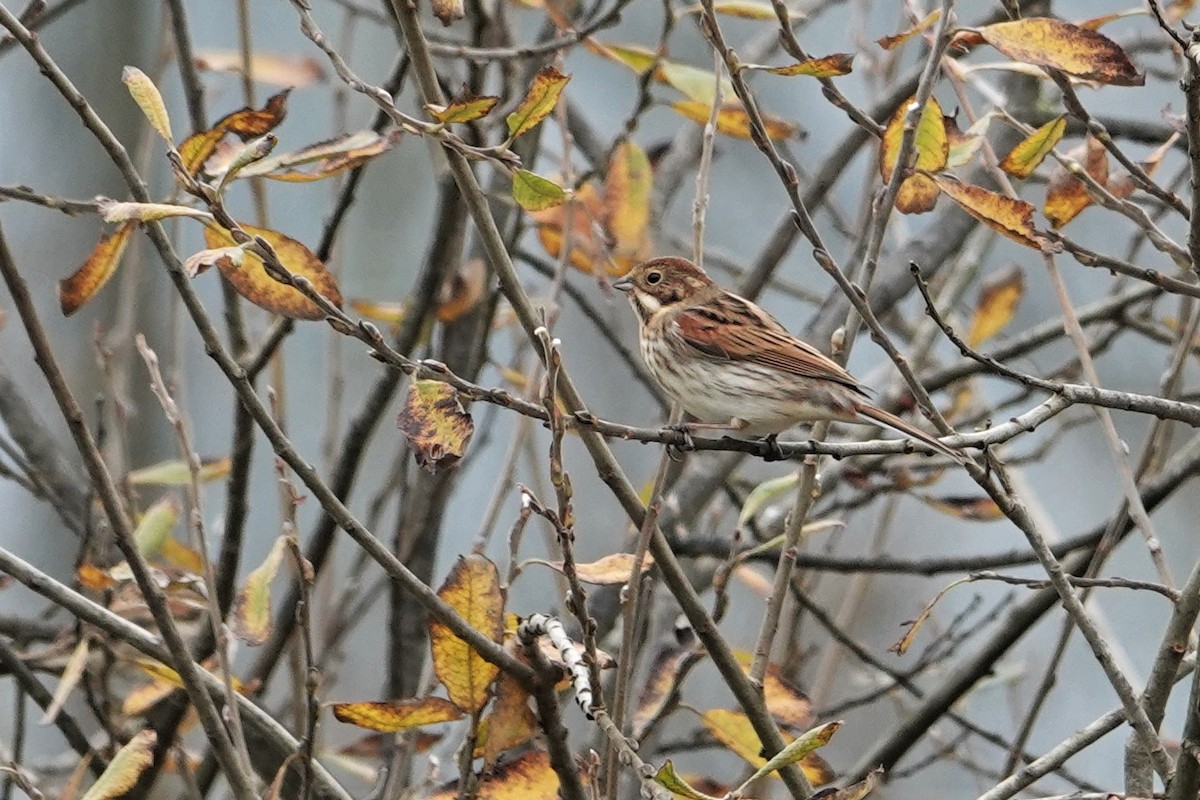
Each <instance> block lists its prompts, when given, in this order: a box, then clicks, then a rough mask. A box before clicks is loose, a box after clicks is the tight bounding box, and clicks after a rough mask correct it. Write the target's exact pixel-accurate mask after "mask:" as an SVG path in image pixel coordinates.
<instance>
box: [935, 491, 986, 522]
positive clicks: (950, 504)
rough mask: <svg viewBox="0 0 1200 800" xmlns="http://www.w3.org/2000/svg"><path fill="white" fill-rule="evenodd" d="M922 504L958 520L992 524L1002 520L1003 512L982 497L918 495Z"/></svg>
mask: <svg viewBox="0 0 1200 800" xmlns="http://www.w3.org/2000/svg"><path fill="white" fill-rule="evenodd" d="M919 496H920V498H921V500H922V502H924V503H925V505H927V506H930V507H931V508H936V509H937V510H938V511H941V512H942V513H943V514H949V515H950V516H952V517H956V518H958V519H967V520H972V521H974V522H994V521H995V520H998V519H1003V518H1004V512H1003V511H1002V510H1001V509H1000V506H998V505H996V501H995V500H993V499H992V498H990V497H987V496H984V495H970V496H966V497H960V496H953V495H947V496H945V497H933V496H932V495H919Z"/></svg>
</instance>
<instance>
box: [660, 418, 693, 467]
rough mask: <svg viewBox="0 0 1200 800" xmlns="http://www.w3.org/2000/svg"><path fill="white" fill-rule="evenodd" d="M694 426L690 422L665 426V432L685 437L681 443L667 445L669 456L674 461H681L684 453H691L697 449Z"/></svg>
mask: <svg viewBox="0 0 1200 800" xmlns="http://www.w3.org/2000/svg"><path fill="white" fill-rule="evenodd" d="M692 424H693V423H690V422H681V423H679V424H678V425H664V426H663V430H667V431H671V432H672V433H677V434H679V435H680V436H682V437H683V441H682V442H681V443H679V444H668V445H667V455H668V456H670V458H671V460H672V461H679V460H681V458H680V457H681V456H682V454H683V453H691V452H692V451H694V450H695V449H696V442H695V441H693V439H692Z"/></svg>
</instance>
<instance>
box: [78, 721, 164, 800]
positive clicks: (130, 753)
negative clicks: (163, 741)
mask: <svg viewBox="0 0 1200 800" xmlns="http://www.w3.org/2000/svg"><path fill="white" fill-rule="evenodd" d="M157 742H158V734H156V733H155V732H154V731H153V730H150V729H146V730H144V731H139V732H138V733H137V734H136V735H135V736H134V737H133V738H132V739H130V740H129V741H128V742H126V743H125V746H124V747H122V748H121V749H120V750H118V751H117V754H116V755H115V756H113V759H112V761H110V762H109V763H108V767H107V768H106V769H105V770H104V772H103V773H101V775H100V777H99V778H97V779H96V782H95V783H93V784H92V786H91V788H90V789H88V790H87V792H86V793H84V795H83V800H113V798H117V797H120V796H122V795H124V794H125V793H127V792H128V791H129V790H130V789H132V788H133V786H134V784H136V783H137V780H138V778H139V777H140V776H141V774H142V773H143V772H145V771H146V768H147V767H149V766H150V764H151V763H153V761H154V745H155V744H156V743H157Z"/></svg>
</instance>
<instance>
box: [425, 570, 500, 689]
mask: <svg viewBox="0 0 1200 800" xmlns="http://www.w3.org/2000/svg"><path fill="white" fill-rule="evenodd" d="M438 597H440V598H441V599H442V600H444V601H445V602H446V603H447V604H449V605H450V606H451V607H452V608H454V610H455V611H457V612H458V613H459V614H461V615H462V616H463V618H464V619H466V620H467V622H469V623H470V624H471V627H473V628H475V630H477V631H479V632H480V633H482V634H483V635H484V636H486V637H487V638H489V639H491V640H492V641H494V642H499V641H500V638H501V635H502V634H503V632H504V627H503V624H504V615H503V603H504V601H503V597H502V595H501V593H500V575H499V572H498V570H497V569H496V565H495V564H493V563H492V562H491V561H489V560H488V559H486V558H484V557H483V556H481V555H477V554H470V555H467V556H463V557H461V558H459V560H458V562H457V563H456V564H455V565H454V567H453V568H452V569H451V571H450V575H449V576H448V577H447V578H446V582H445V583H444V584H442V587H441V588H440V589H438ZM429 639H430V647H431V649H432V652H433V671H434V673H435V674H436V675H437V677H438V680H439V681H441V683H442V685H443V686H445V687H446V693H447V695H449V697H450V701H451V702H453V703H454V704H455V705H456V706H458V707H459V708H461V709H463V710H464V711H469V712H475V711H478V710H479V709H481V708H483V705H484V703H486V702H487V700H488V695H489V693H490V692H491V686H492V682H493V681H495V679H496V676H497V675H498V674H499V668H498V667H497V666H495V665H494V664H491V663H490V662H488V661H485V660H484V659H483V657H482V656H480V655H479V654H478V653H477V652H475V650H474V649H472V648H471V646H470V645H468V644H467V643H466V642H465V641H464V640H462V639H460V638H459V637H458V636H457V635H455V634H454V633H453V632H452V631H451V630H450V629H449V628H447V627H446V626H445V625H443V624H442V623H440V622H438V621H436V620H430V622H429Z"/></svg>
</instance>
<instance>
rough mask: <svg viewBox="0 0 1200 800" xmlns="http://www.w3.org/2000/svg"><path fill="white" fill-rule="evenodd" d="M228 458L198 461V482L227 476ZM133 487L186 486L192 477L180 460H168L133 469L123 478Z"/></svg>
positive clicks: (228, 468) (229, 464)
mask: <svg viewBox="0 0 1200 800" xmlns="http://www.w3.org/2000/svg"><path fill="white" fill-rule="evenodd" d="M230 467H231V462H230V460H229V457H228V456H226V457H225V458H207V459H201V461H200V475H199V478H200V482H201V483H205V482H207V481H215V480H219V479H221V478H224V477H226V476H228V475H229V470H230ZM125 479H126V480H127V481H129V483H131V484H133V485H134V486H186V485H187V484H189V483H191V481H192V475H191V472H190V471H189V470H188V465H187V464H186V463H185V462H184V461H182V460H180V459H170V460H168V461H160V462H158V463H157V464H151V465H150V466H148V467H142V468H141V469H135V470H133V471H132V472H130V473H129V474H128V475H126V476H125Z"/></svg>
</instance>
